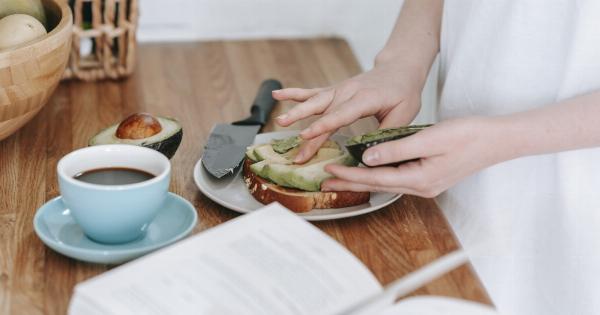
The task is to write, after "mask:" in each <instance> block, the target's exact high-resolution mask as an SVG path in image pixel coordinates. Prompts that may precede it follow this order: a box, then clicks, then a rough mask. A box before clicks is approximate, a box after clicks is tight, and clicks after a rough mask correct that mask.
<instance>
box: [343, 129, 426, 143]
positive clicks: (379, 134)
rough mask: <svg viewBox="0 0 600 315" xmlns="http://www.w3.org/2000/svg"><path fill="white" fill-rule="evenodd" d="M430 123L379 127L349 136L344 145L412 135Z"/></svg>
mask: <svg viewBox="0 0 600 315" xmlns="http://www.w3.org/2000/svg"><path fill="white" fill-rule="evenodd" d="M429 126H431V125H414V126H407V127H400V128H386V129H379V130H375V131H372V132H369V133H365V134H363V135H359V136H354V137H352V138H350V139H349V140H348V141H347V142H346V145H354V144H359V143H369V142H377V141H380V140H385V139H389V138H398V137H402V136H408V135H412V134H414V133H416V132H418V131H421V130H423V129H425V128H427V127H429Z"/></svg>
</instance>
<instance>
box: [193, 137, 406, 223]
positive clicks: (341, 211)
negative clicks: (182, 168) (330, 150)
mask: <svg viewBox="0 0 600 315" xmlns="http://www.w3.org/2000/svg"><path fill="white" fill-rule="evenodd" d="M297 134H298V131H279V132H270V133H262V134H258V135H257V136H256V138H255V139H254V143H255V144H258V143H268V142H269V141H271V139H281V138H285V137H290V136H293V135H297ZM332 139H333V140H335V141H337V142H338V143H340V144H342V143H345V142H346V139H347V137H344V136H342V135H334V136H332ZM194 181H195V182H196V185H197V186H198V188H199V189H200V191H202V193H203V194H204V195H206V196H207V197H208V198H210V199H212V200H213V201H214V202H216V203H218V204H220V205H222V206H224V207H226V208H229V209H231V210H234V211H237V212H241V213H247V212H251V211H254V210H257V209H259V208H261V207H263V206H264V205H263V204H261V203H260V202H258V201H256V199H254V197H252V195H251V194H250V192H248V189H247V188H246V185H245V184H244V180H243V178H242V174H241V172H238V173H237V174H236V175H235V176H229V177H228V178H224V179H220V180H217V179H214V178H213V177H212V176H210V174H208V172H206V170H205V169H204V167H203V166H202V161H198V163H196V166H195V167H194ZM398 198H400V195H398V194H391V193H371V200H370V201H369V202H368V203H365V204H362V205H358V206H354V207H347V208H338V209H314V210H312V211H310V212H305V213H299V214H298V215H299V216H301V217H303V218H305V219H307V220H309V221H319V220H331V219H340V218H347V217H353V216H357V215H361V214H365V213H368V212H372V211H375V210H378V209H381V208H383V207H385V206H387V205H389V204H390V203H392V202H394V201H396V200H397V199H398Z"/></svg>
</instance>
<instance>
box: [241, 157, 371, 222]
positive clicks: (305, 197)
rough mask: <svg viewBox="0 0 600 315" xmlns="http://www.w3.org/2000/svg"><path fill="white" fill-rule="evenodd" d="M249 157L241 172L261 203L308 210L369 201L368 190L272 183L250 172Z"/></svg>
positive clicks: (303, 210) (250, 163) (253, 194)
mask: <svg viewBox="0 0 600 315" xmlns="http://www.w3.org/2000/svg"><path fill="white" fill-rule="evenodd" d="M252 163H254V162H253V161H251V160H250V159H246V160H245V161H244V166H243V169H242V173H243V176H244V182H245V183H246V187H248V190H249V191H250V193H251V194H252V196H253V197H254V198H255V199H256V200H258V201H259V202H260V203H262V204H265V205H266V204H270V203H271V202H274V201H277V202H279V203H280V204H282V205H283V206H285V207H286V208H288V209H290V210H292V211H294V212H308V211H311V210H312V209H333V208H345V207H351V206H356V205H360V204H363V203H367V202H369V198H370V195H371V194H370V193H369V192H350V191H331V192H329V191H328V192H324V191H317V192H310V191H303V190H298V189H293V188H286V187H282V186H279V185H277V184H274V183H272V182H270V181H268V180H266V179H264V178H262V177H260V176H258V175H256V174H254V172H252V170H250V165H252Z"/></svg>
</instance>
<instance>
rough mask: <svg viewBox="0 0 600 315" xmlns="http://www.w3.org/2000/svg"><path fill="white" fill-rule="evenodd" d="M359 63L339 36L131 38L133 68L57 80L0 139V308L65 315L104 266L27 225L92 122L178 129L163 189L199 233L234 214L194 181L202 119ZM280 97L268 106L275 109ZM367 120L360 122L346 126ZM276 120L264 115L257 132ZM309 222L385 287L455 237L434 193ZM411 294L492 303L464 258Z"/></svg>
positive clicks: (319, 81) (237, 114)
mask: <svg viewBox="0 0 600 315" xmlns="http://www.w3.org/2000/svg"><path fill="white" fill-rule="evenodd" d="M359 72H360V68H359V66H358V64H357V63H356V60H355V58H354V56H353V55H352V53H351V51H350V49H349V48H348V46H347V44H346V43H345V42H344V41H342V40H338V39H317V40H274V41H245V42H211V43H187V44H152V45H143V46H141V47H140V49H139V54H138V67H137V70H136V72H135V74H134V75H133V76H132V77H131V78H129V79H127V80H123V81H118V82H101V83H82V82H64V83H62V84H61V85H60V87H59V88H58V89H57V91H56V93H55V94H54V96H53V97H52V98H51V100H50V102H49V103H48V104H47V105H46V107H45V108H44V109H43V110H42V111H41V112H40V114H38V115H37V117H35V119H34V120H33V121H32V122H30V123H29V124H28V125H26V126H25V127H24V128H23V129H21V130H20V131H19V132H18V133H16V134H14V135H13V136H11V137H10V138H8V139H6V140H4V141H2V142H0V314H29V315H34V314H64V313H65V312H66V309H67V306H68V302H69V299H70V297H71V293H72V290H73V286H74V285H75V284H76V283H78V282H80V281H83V280H85V279H88V278H90V277H92V276H95V275H97V274H99V273H102V272H103V271H105V270H107V269H108V268H109V267H108V266H105V265H94V264H88V263H83V262H78V261H75V260H72V259H69V258H67V257H64V256H62V255H60V254H57V253H55V252H53V251H52V250H50V249H49V248H47V247H45V246H44V245H43V244H42V242H41V241H40V240H39V239H38V238H37V236H36V235H35V234H34V232H33V225H32V220H33V216H34V214H35V211H36V209H37V208H38V207H40V206H41V205H42V204H43V203H44V202H46V201H47V200H49V199H51V198H53V197H55V196H57V195H59V190H58V184H57V178H56V172H55V168H56V163H57V161H58V160H59V159H60V158H61V157H62V156H63V155H65V154H67V153H69V152H70V151H72V150H73V149H77V148H81V147H84V146H86V144H87V141H88V139H89V138H90V137H91V136H92V135H94V134H95V133H96V132H97V131H98V130H100V129H101V128H104V127H106V126H108V125H110V124H113V123H115V122H118V121H120V120H121V119H122V118H124V117H125V116H126V115H128V114H130V113H132V112H138V111H145V112H150V113H153V114H156V115H166V116H173V117H177V118H179V120H180V121H181V123H182V125H183V129H184V137H183V142H182V144H181V147H180V149H179V151H178V152H177V154H176V155H175V157H174V158H173V159H172V164H173V176H172V177H173V179H172V183H171V191H173V192H175V193H177V194H179V195H181V196H183V197H185V198H187V199H188V200H190V201H191V202H192V203H193V204H194V206H195V207H196V209H197V210H198V216H199V224H198V226H197V227H196V229H195V230H194V232H195V233H198V232H201V231H202V230H205V229H207V228H210V227H212V226H215V225H217V224H220V223H222V222H225V221H227V220H229V219H231V218H233V217H235V216H236V215H237V214H236V213H235V212H233V211H230V210H227V209H225V208H223V207H221V206H219V205H217V204H216V203H214V202H212V201H211V200H209V199H208V198H206V197H205V196H203V195H202V194H201V193H200V192H199V191H198V189H197V188H196V186H195V185H194V182H193V179H192V169H193V166H194V163H196V161H197V160H198V158H199V157H200V155H201V152H202V146H203V144H204V141H205V140H206V138H207V136H208V133H209V131H210V129H211V127H212V125H213V124H214V123H217V122H229V121H234V120H237V119H240V118H242V117H244V116H246V115H247V113H248V107H249V105H250V104H251V102H252V100H253V98H254V96H255V93H256V90H257V88H258V85H259V84H260V82H261V81H262V80H263V79H265V78H269V77H274V78H278V79H280V80H281V81H282V82H283V84H284V86H288V87H289V86H300V87H319V86H326V85H329V84H332V83H334V82H338V81H340V80H343V79H345V78H347V77H350V76H352V75H354V74H357V73H359ZM290 106H292V104H291V103H284V104H280V105H278V107H277V108H276V109H275V111H274V113H273V115H278V114H280V113H281V112H283V111H285V110H286V109H287V108H289V107H290ZM304 124H306V123H304ZM299 127H301V126H299V125H295V126H292V127H291V128H294V129H298V128H299ZM375 127H376V124H375V123H374V121H372V120H368V119H366V120H362V121H359V122H357V123H356V124H354V125H353V126H351V127H350V128H349V129H348V130H345V132H347V133H356V132H363V131H368V130H371V129H374V128H375ZM277 129H282V128H279V127H276V126H274V125H273V124H272V123H271V124H269V125H268V126H267V127H266V129H265V130H267V131H270V130H277ZM316 225H317V226H318V227H319V228H321V229H323V230H324V231H325V232H327V233H328V234H329V235H331V236H332V237H333V238H335V239H337V240H338V241H340V242H341V243H343V244H344V245H345V246H346V247H347V248H348V249H350V251H352V252H353V253H354V254H355V255H356V256H357V257H358V258H360V259H361V260H362V261H363V262H364V263H365V264H366V265H367V266H368V267H369V268H370V269H371V271H372V272H373V273H374V274H375V276H376V277H377V278H378V279H379V280H380V281H381V282H382V283H384V284H386V283H389V282H390V281H392V280H394V279H396V278H398V277H402V276H403V275H404V274H406V273H408V272H410V271H412V270H415V269H416V268H417V267H419V266H422V265H424V264H426V263H427V262H429V261H431V260H433V259H435V258H436V257H439V256H441V255H442V254H444V253H448V252H450V251H452V250H454V249H456V248H458V246H459V245H458V243H457V241H456V239H455V237H454V235H453V233H452V231H451V230H450V228H449V226H448V223H447V222H446V220H445V218H444V216H443V215H442V214H441V212H440V210H439V209H438V207H437V206H436V204H435V202H434V201H433V200H429V199H422V198H415V197H410V196H404V197H402V198H401V199H400V200H399V201H397V202H395V203H394V204H393V205H391V206H389V207H387V208H385V209H383V210H381V211H377V212H375V213H372V214H368V215H363V216H359V217H355V218H350V219H343V220H337V221H329V222H318V223H316ZM416 294H437V295H446V296H454V297H460V298H464V299H470V300H475V301H480V302H484V303H490V300H489V298H488V296H487V294H486V292H485V290H484V289H483V287H482V286H481V283H480V282H479V280H478V279H477V276H476V275H475V274H474V272H473V271H472V269H471V267H470V266H464V267H462V268H460V269H457V270H456V271H454V272H452V273H450V274H448V275H446V276H444V277H443V278H441V279H439V280H437V281H435V282H432V283H431V284H429V285H427V286H426V287H424V288H422V289H420V290H419V291H417V292H416Z"/></svg>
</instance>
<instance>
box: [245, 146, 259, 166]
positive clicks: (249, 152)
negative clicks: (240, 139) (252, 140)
mask: <svg viewBox="0 0 600 315" xmlns="http://www.w3.org/2000/svg"><path fill="white" fill-rule="evenodd" d="M259 146H261V145H260V144H255V145H251V146H249V147H248V148H246V157H247V158H249V159H250V160H252V161H254V162H258V161H259V160H258V158H257V157H256V155H254V149H256V148H257V147H259Z"/></svg>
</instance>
